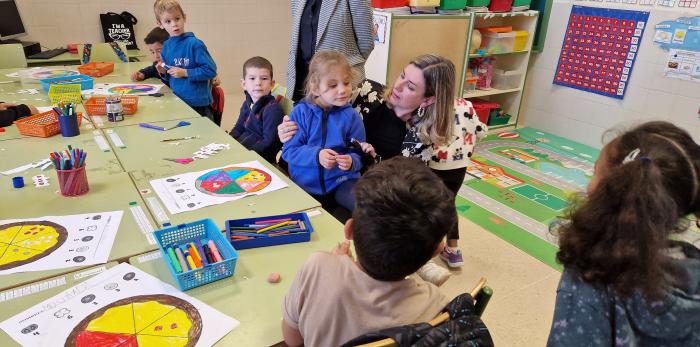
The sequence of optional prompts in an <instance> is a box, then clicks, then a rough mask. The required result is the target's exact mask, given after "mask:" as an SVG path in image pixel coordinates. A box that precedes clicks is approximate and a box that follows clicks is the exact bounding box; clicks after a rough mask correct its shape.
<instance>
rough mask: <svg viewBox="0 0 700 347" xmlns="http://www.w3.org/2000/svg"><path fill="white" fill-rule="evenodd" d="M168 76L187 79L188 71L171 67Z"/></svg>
mask: <svg viewBox="0 0 700 347" xmlns="http://www.w3.org/2000/svg"><path fill="white" fill-rule="evenodd" d="M168 75H170V76H172V77H175V78H185V77H187V70H186V69H182V68H179V67H174V66H171V67H170V69H168Z"/></svg>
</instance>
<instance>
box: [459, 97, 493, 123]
mask: <svg viewBox="0 0 700 347" xmlns="http://www.w3.org/2000/svg"><path fill="white" fill-rule="evenodd" d="M467 100H469V101H471V103H472V106H473V107H474V110H475V111H476V115H477V117H479V120H480V121H481V122H482V123H484V124H489V115H490V114H491V110H493V109H496V108H500V107H501V105H499V104H497V103H495V102H491V101H488V100H484V99H479V98H471V99H467Z"/></svg>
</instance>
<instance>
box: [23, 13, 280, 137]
mask: <svg viewBox="0 0 700 347" xmlns="http://www.w3.org/2000/svg"><path fill="white" fill-rule="evenodd" d="M16 1H17V4H18V6H19V10H20V13H21V14H22V19H23V21H24V24H25V26H26V27H27V29H28V32H29V36H28V37H23V38H22V39H23V40H28V41H39V42H41V44H42V45H43V46H46V47H49V48H55V47H59V46H65V45H66V44H68V43H83V42H103V39H102V29H101V27H100V17H99V14H100V13H106V12H110V11H111V12H117V13H121V12H122V11H129V12H131V13H132V14H133V15H134V16H136V18H137V19H138V20H139V22H138V24H137V25H136V28H135V29H136V35H137V42H138V45H139V48H141V49H142V50H144V51H145V52H146V53H147V52H148V50H147V47H146V45H145V44H143V38H144V37H145V36H146V34H148V32H149V31H150V30H151V29H152V28H153V27H155V25H156V22H155V17H154V15H153V1H151V0H122V1H114V0H109V1H108V0H16ZM180 3H181V5H182V7H183V9H184V11H185V13H186V15H187V25H186V30H188V31H192V32H194V33H195V35H197V37H199V38H200V39H202V40H203V41H204V43H205V44H206V45H207V47H208V49H209V52H210V53H211V54H212V56H213V57H214V60H215V61H216V63H217V65H218V68H219V75H220V76H221V79H222V81H223V84H222V86H223V88H224V91H225V93H226V104H225V105H226V107H225V109H224V113H225V115H224V122H223V123H224V125H222V127H223V128H224V129H227V130H229V129H231V127H232V125H233V122H234V121H235V119H236V118H237V117H238V111H239V109H240V105H241V102H242V101H243V94H242V93H243V91H242V89H241V87H240V79H241V67H242V65H243V62H245V60H246V59H248V58H250V57H252V56H255V55H260V56H263V57H266V58H267V59H269V60H270V61H271V62H272V65H273V67H274V69H275V79H276V80H277V81H278V82H281V83H282V84H284V83H285V82H286V76H287V55H288V54H289V38H290V34H289V33H290V28H291V26H292V23H291V9H290V5H289V1H287V0H181V1H180ZM144 59H145V60H148V59H150V57H145V58H142V60H144Z"/></svg>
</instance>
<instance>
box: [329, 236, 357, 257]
mask: <svg viewBox="0 0 700 347" xmlns="http://www.w3.org/2000/svg"><path fill="white" fill-rule="evenodd" d="M331 253H332V254H333V255H347V256H348V257H350V258H353V256H352V249H350V240H345V241H343V243H339V244H338V246H336V247H335V249H333V251H332V252H331Z"/></svg>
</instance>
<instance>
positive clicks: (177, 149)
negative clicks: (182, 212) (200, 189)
mask: <svg viewBox="0 0 700 347" xmlns="http://www.w3.org/2000/svg"><path fill="white" fill-rule="evenodd" d="M186 121H187V122H189V123H190V125H188V126H183V127H178V128H175V129H171V130H168V131H159V130H154V129H150V128H142V127H140V126H138V125H128V126H122V127H118V128H114V129H112V130H113V131H114V133H116V134H117V135H119V138H120V139H122V142H124V144H125V145H126V148H115V149H114V151H115V154H116V155H117V157H118V158H119V161H120V162H121V164H122V166H123V167H124V169H125V170H126V171H127V172H128V171H133V170H137V169H142V168H147V167H153V166H156V167H158V166H163V167H174V168H182V169H183V170H184V171H183V170H179V171H181V172H188V171H199V170H204V169H207V168H212V167H218V166H224V165H227V164H231V163H234V162H236V161H235V160H238V159H239V158H241V156H244V157H246V158H252V157H253V156H251V155H247V154H248V153H246V152H248V150H247V149H246V148H245V147H243V146H242V145H241V144H239V143H238V142H237V141H236V140H234V139H233V138H232V137H231V136H230V135H229V134H227V133H225V132H224V131H223V130H222V129H221V128H219V127H218V126H216V124H214V123H213V122H212V121H210V120H209V119H207V118H204V117H198V118H192V119H187V120H186ZM178 122H179V121H168V122H160V123H158V125H159V126H162V127H165V128H168V127H171V126H175V125H176V124H177V123H178ZM188 136H199V138H197V139H191V140H181V141H169V142H160V141H161V140H165V139H177V138H183V137H188ZM210 143H220V144H229V145H230V146H231V149H229V150H223V151H221V152H219V153H218V154H216V155H213V156H211V157H209V158H207V159H204V160H195V161H194V162H192V163H190V164H187V165H183V164H178V163H175V162H172V161H167V160H163V158H188V157H192V156H193V155H194V152H196V151H199V149H200V148H202V147H204V146H206V145H208V144H210ZM144 148H148V151H144ZM256 159H258V158H256ZM251 160H252V159H251ZM258 160H263V159H262V158H259V159H258ZM239 161H240V160H239Z"/></svg>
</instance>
